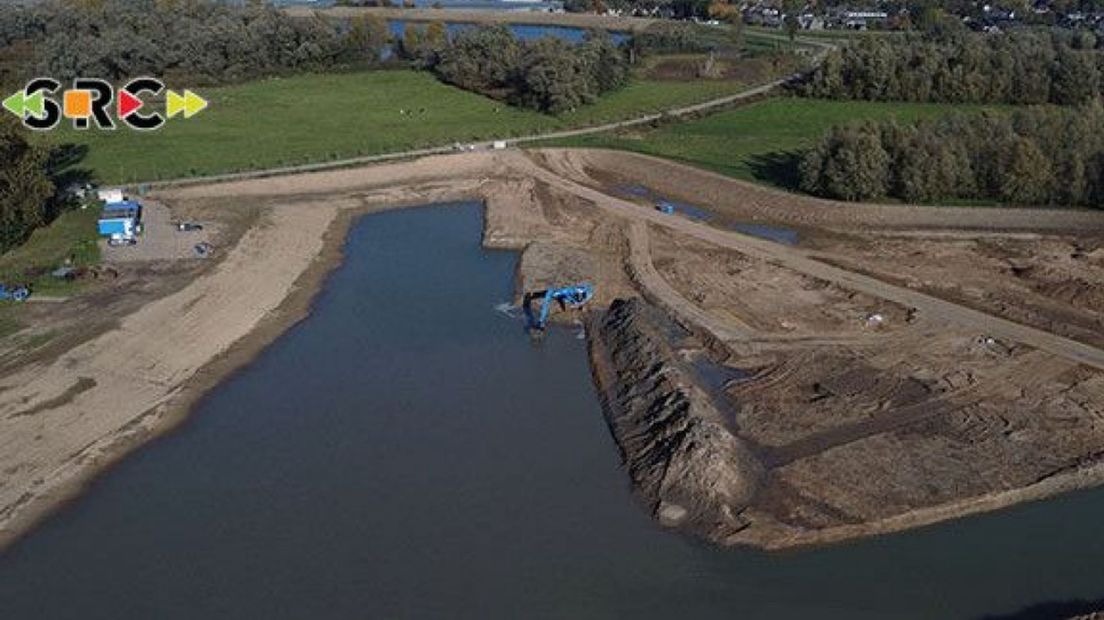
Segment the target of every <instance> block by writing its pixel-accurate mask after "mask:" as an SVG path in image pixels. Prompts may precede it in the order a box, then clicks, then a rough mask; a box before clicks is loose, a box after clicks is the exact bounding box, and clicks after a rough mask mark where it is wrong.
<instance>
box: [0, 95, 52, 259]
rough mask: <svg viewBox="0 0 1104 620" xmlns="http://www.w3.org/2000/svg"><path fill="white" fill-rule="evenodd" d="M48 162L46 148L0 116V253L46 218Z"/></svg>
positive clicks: (48, 192) (15, 243)
mask: <svg viewBox="0 0 1104 620" xmlns="http://www.w3.org/2000/svg"><path fill="white" fill-rule="evenodd" d="M48 162H49V153H48V151H47V150H46V149H45V148H44V147H42V146H41V145H39V144H34V143H32V142H30V141H28V140H27V136H26V132H25V131H23V130H22V129H20V126H19V123H18V122H17V121H16V120H14V118H12V117H11V116H10V115H7V114H5V115H3V117H2V118H0V253H3V252H6V251H8V250H10V249H11V248H13V247H15V246H17V245H19V244H20V243H22V242H23V241H24V240H26V238H27V237H28V236H29V235H30V234H31V232H32V231H34V229H35V228H37V227H39V226H41V225H42V224H44V223H46V221H47V220H48V219H49V216H50V197H51V196H53V194H54V186H53V184H52V183H51V182H50V177H49V174H48V172H47V165H48Z"/></svg>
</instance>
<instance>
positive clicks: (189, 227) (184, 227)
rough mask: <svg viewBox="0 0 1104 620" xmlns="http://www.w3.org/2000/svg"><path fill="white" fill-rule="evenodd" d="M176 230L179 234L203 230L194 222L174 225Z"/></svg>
mask: <svg viewBox="0 0 1104 620" xmlns="http://www.w3.org/2000/svg"><path fill="white" fill-rule="evenodd" d="M176 229H177V230H179V231H180V232H195V231H197V230H203V224H197V223H195V222H180V223H179V224H177V225H176Z"/></svg>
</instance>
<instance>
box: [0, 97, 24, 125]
mask: <svg viewBox="0 0 1104 620" xmlns="http://www.w3.org/2000/svg"><path fill="white" fill-rule="evenodd" d="M4 109H5V110H7V111H8V112H11V113H12V114H14V115H16V116H18V117H19V118H23V110H24V109H25V108H24V97H23V91H19V92H17V93H15V94H14V95H12V96H10V97H8V98H7V99H5V100H4Z"/></svg>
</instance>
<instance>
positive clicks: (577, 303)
mask: <svg viewBox="0 0 1104 620" xmlns="http://www.w3.org/2000/svg"><path fill="white" fill-rule="evenodd" d="M591 297H594V287H593V286H591V285H590V284H586V283H584V284H575V285H573V286H565V287H562V288H550V289H547V290H545V291H537V292H535V293H526V295H525V303H524V306H525V318H526V320H527V321H528V323H529V329H531V330H535V331H544V328H545V327H547V325H548V314H549V313H550V312H551V311H552V304H554V303H556V304H559V306H560V309H561V310H566V309H567V308H579V307H581V306H582V305H583V304H585V303H586V302H588V301H590V298H591ZM534 299H540V300H541V305H540V311H539V312H538V313H536V314H534V313H533V308H532V302H533V300H534Z"/></svg>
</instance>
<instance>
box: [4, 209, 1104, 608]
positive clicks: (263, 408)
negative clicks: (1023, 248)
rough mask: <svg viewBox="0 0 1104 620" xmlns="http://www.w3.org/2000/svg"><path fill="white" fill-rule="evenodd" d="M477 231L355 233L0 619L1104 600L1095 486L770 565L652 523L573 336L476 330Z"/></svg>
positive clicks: (508, 258)
mask: <svg viewBox="0 0 1104 620" xmlns="http://www.w3.org/2000/svg"><path fill="white" fill-rule="evenodd" d="M480 226H481V223H480V207H479V206H478V205H476V204H470V203H466V204H460V205H452V206H438V207H433V208H424V209H417V210H407V211H401V212H400V211H397V212H392V213H385V214H379V215H372V216H367V217H364V218H362V219H361V220H359V222H358V223H357V224H356V225H355V226H354V228H353V229H352V231H351V233H350V236H349V239H348V244H347V248H346V260H345V263H344V265H343V266H342V267H341V268H340V269H338V270H337V271H336V272H335V273H334V274H333V275H332V277H331V278H330V279H329V281H328V282H327V284H326V285H325V287H324V289H323V291H322V292H321V294H320V295H319V297H318V298H317V300H316V303H315V305H314V312H313V313H312V314H311V316H310V318H308V319H307V320H306V321H304V322H302V323H301V324H299V325H298V326H296V327H295V328H293V329H292V330H290V331H289V332H288V333H287V334H286V335H285V336H284V337H282V338H281V339H280V340H278V341H277V342H276V343H275V344H273V345H272V346H271V347H269V348H268V349H267V350H266V351H265V352H264V353H263V354H262V355H261V356H260V357H259V358H258V359H257V360H256V361H255V362H254V363H253V364H252V365H250V366H249V367H248V368H247V369H245V370H244V371H242V372H240V373H238V374H237V375H236V376H234V377H233V378H231V379H230V380H228V381H226V382H225V383H224V384H222V385H221V386H220V387H218V388H217V389H215V390H214V391H213V392H212V393H211V394H209V395H208V397H207V398H206V399H204V400H203V401H202V402H201V403H200V404H199V405H198V407H197V409H196V411H195V412H194V414H193V416H192V417H191V419H190V420H189V421H188V422H187V423H186V424H185V426H184V427H183V428H182V429H181V430H180V431H178V432H176V433H174V434H172V435H171V436H169V437H167V438H165V439H162V440H159V441H156V442H154V443H153V444H151V445H149V446H148V447H146V448H145V449H143V450H141V451H139V452H138V453H137V454H136V455H134V456H132V457H130V458H128V459H126V460H124V461H123V463H122V464H121V465H120V466H118V467H117V468H115V469H114V470H112V471H111V472H110V473H108V474H107V475H105V476H103V477H102V478H101V479H100V480H99V481H98V482H97V483H96V484H94V485H93V486H92V488H91V489H90V491H89V493H88V494H87V495H86V496H85V497H83V498H81V499H80V500H79V501H77V502H75V503H74V504H73V505H72V506H71V507H69V508H66V509H65V510H63V511H62V512H61V513H60V514H59V515H57V516H56V517H55V518H53V519H51V520H50V521H49V522H48V523H46V524H45V525H44V526H43V527H42V528H41V529H39V530H37V531H36V532H35V533H33V534H32V535H31V536H29V537H28V538H26V539H25V540H24V541H23V542H22V543H20V544H18V545H17V546H15V547H14V548H13V549H12V550H11V551H10V552H8V553H7V554H5V555H3V556H0V617H2V618H4V619H5V620H13V619H24V618H27V619H31V618H35V619H37V618H44V619H51V620H57V619H67V618H74V619H78V618H79V619H81V620H90V619H94V618H103V619H111V620H118V619H121V618H151V619H152V618H156V619H166V618H180V619H187V620H195V619H198V618H202V619H204V620H210V619H213V618H265V619H272V618H295V619H300V618H319V619H321V618H388V619H391V618H446V619H448V618H478V619H487V618H492V619H496V618H503V619H516V618H525V619H529V618H564V619H571V620H577V619H585V618H633V619H651V618H656V619H660V618H687V619H698V618H707V619H712V618H717V619H725V620H731V619H734V618H816V619H818V620H823V619H834V618H840V619H848V620H855V619H864V618H872V619H878V620H883V619H886V618H924V619H931V618H977V617H981V616H982V615H983V614H985V613H994V614H998V613H1000V614H1008V613H1011V612H1015V611H1017V610H1020V609H1022V608H1024V607H1026V606H1029V605H1033V604H1039V603H1044V602H1048V601H1059V602H1068V601H1071V600H1074V599H1078V598H1084V599H1093V598H1102V597H1104V576H1102V571H1101V566H1102V565H1104V528H1102V527H1101V521H1102V517H1104V493H1101V492H1093V493H1084V494H1080V495H1073V496H1068V497H1064V498H1060V499H1057V500H1054V501H1049V502H1045V503H1040V504H1034V505H1029V506H1026V507H1023V508H1020V509H1016V510H1011V511H1007V512H1003V513H999V514H995V515H988V516H983V517H979V518H974V519H968V520H965V521H960V522H956V523H952V524H949V525H943V526H939V527H933V528H929V529H925V530H921V531H918V532H911V533H907V534H902V535H896V536H890V537H886V538H882V539H876V540H869V541H864V542H860V543H855V544H849V545H842V546H836V547H831V548H828V549H823V550H817V551H807V552H799V553H785V554H781V555H768V554H763V553H758V552H755V551H749V550H742V549H728V550H725V549H716V548H712V547H709V546H706V545H704V544H700V543H698V542H695V541H693V540H688V539H686V538H683V537H681V536H679V535H676V534H673V533H671V532H668V531H665V530H663V529H660V528H659V527H657V526H655V525H654V524H653V523H652V521H651V520H650V519H649V518H648V516H647V515H646V514H645V513H644V511H643V510H641V509H640V507H639V506H638V505H637V504H636V503H635V502H634V500H633V498H632V497H631V495H630V493H629V489H628V485H627V480H626V477H625V475H624V473H623V472H622V470H621V469H620V467H619V463H618V457H617V450H616V448H615V446H614V445H613V443H612V442H611V441H610V439H609V434H608V432H607V429H606V427H605V423H604V422H603V418H602V412H601V410H600V408H599V405H598V402H597V400H596V397H595V395H594V391H593V389H592V386H591V382H590V373H589V371H588V367H587V360H586V351H585V346H584V342H583V341H582V340H579V339H578V338H577V334H576V333H575V330H573V329H556V330H553V331H552V332H551V333H550V334H549V335H548V337H547V338H546V339H545V340H544V341H543V342H542V343H540V344H539V345H535V344H532V343H531V342H530V341H529V339H528V338H527V337H526V335H525V334H524V333H522V325H521V324H520V323H519V322H518V321H517V320H516V319H512V318H510V317H507V316H504V315H503V314H501V313H499V312H496V311H495V310H494V307H495V305H496V304H498V303H500V302H503V301H506V300H509V299H510V298H511V297H512V293H513V291H512V287H513V283H514V267H515V264H516V260H517V259H516V256H515V255H513V254H509V253H502V252H488V251H484V250H482V249H481V248H480V247H479V235H480ZM1056 609H1057V608H1054V607H1050V608H1046V611H1047V614H1046V615H1033V616H1025V617H1048V615H1050V614H1053V613H1055V610H1056ZM1064 609H1072V608H1069V607H1066V608H1064Z"/></svg>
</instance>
